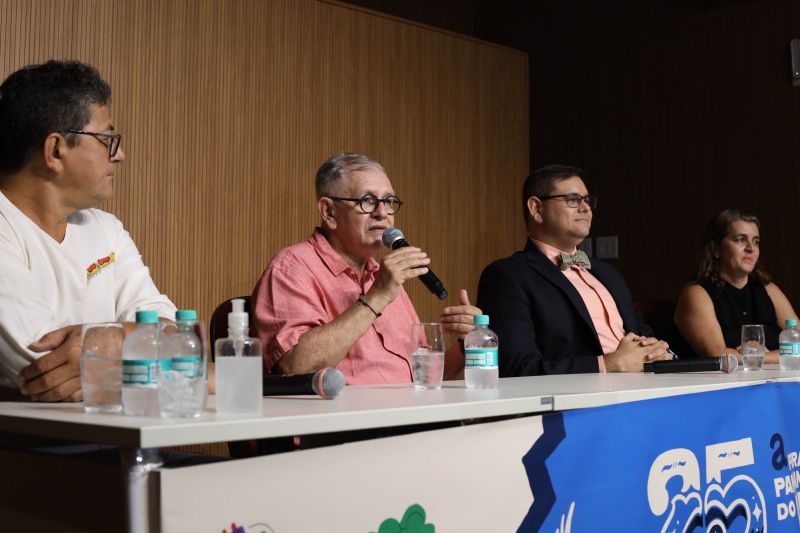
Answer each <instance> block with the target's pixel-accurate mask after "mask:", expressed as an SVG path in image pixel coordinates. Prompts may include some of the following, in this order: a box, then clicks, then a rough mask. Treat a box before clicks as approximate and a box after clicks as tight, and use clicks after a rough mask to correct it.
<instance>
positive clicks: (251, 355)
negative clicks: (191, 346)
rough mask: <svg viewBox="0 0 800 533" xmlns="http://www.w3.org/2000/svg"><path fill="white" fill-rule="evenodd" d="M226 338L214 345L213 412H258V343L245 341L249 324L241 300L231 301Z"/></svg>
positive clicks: (260, 387)
mask: <svg viewBox="0 0 800 533" xmlns="http://www.w3.org/2000/svg"><path fill="white" fill-rule="evenodd" d="M232 303H233V310H232V311H231V312H230V313H229V314H228V337H225V338H224V339H217V342H216V343H215V344H214V353H215V354H216V364H217V412H218V413H256V412H261V403H262V402H261V400H262V398H263V386H264V385H263V375H262V370H261V368H262V362H261V356H262V352H261V341H260V340H258V339H254V338H252V337H248V336H247V333H248V330H249V324H250V321H249V319H248V316H247V313H245V312H244V300H242V299H240V298H237V299H235V300H232Z"/></svg>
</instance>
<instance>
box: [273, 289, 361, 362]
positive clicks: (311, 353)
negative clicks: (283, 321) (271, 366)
mask: <svg viewBox="0 0 800 533" xmlns="http://www.w3.org/2000/svg"><path fill="white" fill-rule="evenodd" d="M375 318H376V317H375V314H374V313H373V312H372V311H371V310H370V309H368V308H367V307H366V306H363V305H361V304H358V303H354V304H353V305H351V306H350V307H349V308H348V309H347V311H345V312H344V313H342V314H341V315H340V316H339V317H337V318H336V319H335V320H333V321H332V322H330V323H328V324H323V325H322V326H317V327H315V328H314V329H312V330H310V331H307V332H306V333H304V334H303V335H302V336H301V337H300V339H299V340H298V342H297V344H296V345H295V347H294V348H292V350H291V351H289V352H288V353H287V354H286V355H284V356H283V357H282V358H281V360H280V361H278V364H277V366H278V368H279V369H280V371H281V372H283V373H285V374H305V373H310V372H316V371H317V370H319V369H321V368H325V367H329V366H330V367H333V366H336V365H337V364H339V362H340V361H341V360H342V359H344V357H345V356H346V355H347V352H349V351H350V349H351V348H352V347H353V345H354V344H355V343H356V342H357V341H358V339H360V338H361V337H362V336H363V335H364V333H366V332H367V330H368V329H369V328H370V327H371V326H372V323H373V322H374V321H375Z"/></svg>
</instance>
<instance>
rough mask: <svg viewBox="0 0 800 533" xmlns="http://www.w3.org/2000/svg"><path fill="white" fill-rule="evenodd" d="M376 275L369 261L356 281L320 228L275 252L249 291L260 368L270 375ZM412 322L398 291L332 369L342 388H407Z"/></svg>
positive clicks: (410, 308) (402, 293)
mask: <svg viewBox="0 0 800 533" xmlns="http://www.w3.org/2000/svg"><path fill="white" fill-rule="evenodd" d="M377 270H378V263H377V262H376V261H375V260H374V259H370V260H369V262H368V263H367V265H366V268H365V271H364V277H363V279H361V280H359V279H358V275H357V274H356V272H355V271H354V270H353V269H352V268H350V266H349V265H348V264H347V262H346V261H345V260H344V258H342V256H340V255H339V254H338V253H337V252H336V251H335V250H334V249H333V248H332V247H331V245H330V243H329V242H328V241H327V239H325V236H324V235H323V234H322V231H321V230H320V229H319V228H317V229H316V230H315V231H314V233H313V234H312V235H311V237H309V239H308V241H306V242H303V243H300V244H295V245H294V246H290V247H288V248H284V249H283V250H281V251H280V252H278V254H277V255H276V256H275V257H274V258H273V259H272V261H270V263H269V265H268V266H267V269H266V270H265V271H264V274H263V275H262V276H261V280H260V281H259V282H258V285H256V288H255V290H254V291H253V302H252V307H253V322H254V326H255V333H256V335H257V336H258V337H259V338H260V339H261V342H262V343H263V345H264V368H266V369H267V370H268V371H271V370H272V369H273V367H274V366H275V364H276V363H277V362H278V361H279V360H280V359H281V358H282V357H283V356H284V355H285V354H286V353H287V352H288V351H289V350H291V349H292V348H294V346H295V345H296V344H297V341H298V340H299V339H300V336H301V335H303V333H305V332H307V331H309V330H310V329H312V328H315V327H317V326H321V325H323V324H327V323H329V322H332V321H333V320H334V319H335V318H336V317H338V316H339V315H341V314H342V313H344V312H345V310H346V309H347V308H349V307H350V306H352V305H353V304H354V303H355V302H356V300H357V299H358V297H359V296H360V295H361V294H364V293H366V292H367V291H368V290H369V288H370V287H371V286H372V283H373V282H374V281H375V273H376V271H377ZM416 322H419V317H418V316H417V313H416V311H414V306H413V305H411V300H410V299H409V298H408V294H407V293H406V292H405V290H403V289H402V288H401V289H400V294H398V296H397V298H395V299H394V301H393V302H392V303H390V304H389V305H388V306H386V308H385V309H384V310H383V312H382V314H381V316H380V317H378V318H376V319H375V321H374V322H373V323H372V326H371V327H370V328H369V329H368V330H367V332H366V333H364V335H362V337H361V338H360V339H358V341H356V343H355V344H354V345H353V347H352V348H350V351H349V352H347V355H346V356H345V357H344V359H342V360H341V361H340V362H339V364H338V365H336V368H337V369H339V370H340V371H342V373H344V375H345V378H346V380H347V384H348V385H356V384H374V383H410V382H411V365H410V363H409V338H410V336H411V325H412V324H414V323H416Z"/></svg>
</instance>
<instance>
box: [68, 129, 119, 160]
mask: <svg viewBox="0 0 800 533" xmlns="http://www.w3.org/2000/svg"><path fill="white" fill-rule="evenodd" d="M65 133H76V134H78V135H90V136H92V137H94V138H95V139H97V140H98V141H100V142H101V143H103V144H105V145H106V148H108V157H109V158H112V157H114V156H115V155H117V150H119V143H121V142H122V135H120V134H119V133H95V132H93V131H82V130H67V131H66V132H65Z"/></svg>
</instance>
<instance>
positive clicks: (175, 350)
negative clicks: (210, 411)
mask: <svg viewBox="0 0 800 533" xmlns="http://www.w3.org/2000/svg"><path fill="white" fill-rule="evenodd" d="M161 333H162V350H163V351H164V357H163V358H162V359H161V365H160V367H161V368H160V370H159V372H158V378H157V379H156V383H157V385H158V405H159V409H160V410H161V416H163V417H179V418H194V417H197V416H200V413H201V412H202V411H203V409H204V408H205V406H206V400H207V399H208V354H209V350H208V336H207V335H206V328H205V325H204V323H203V321H202V320H195V321H193V325H191V327H190V329H189V330H188V331H187V330H182V329H180V328H179V326H176V325H175V324H170V323H165V324H164V325H163V326H162V329H161Z"/></svg>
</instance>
